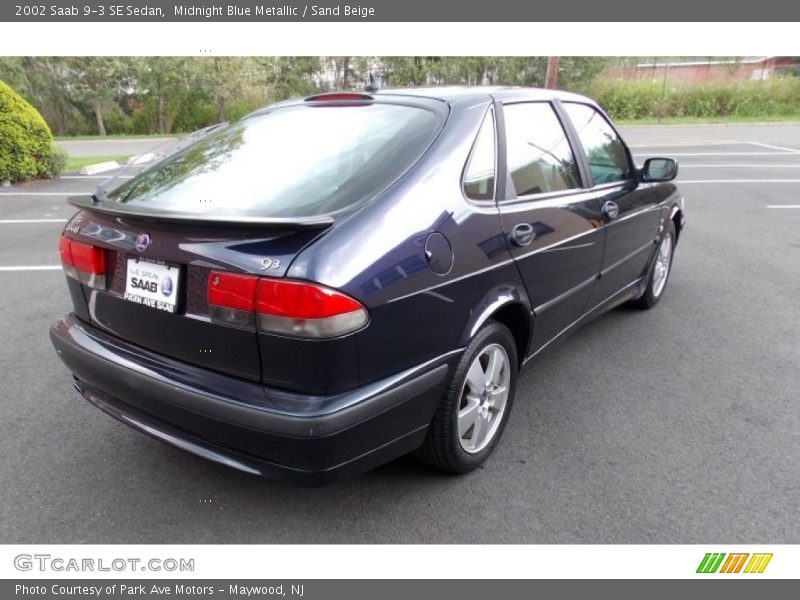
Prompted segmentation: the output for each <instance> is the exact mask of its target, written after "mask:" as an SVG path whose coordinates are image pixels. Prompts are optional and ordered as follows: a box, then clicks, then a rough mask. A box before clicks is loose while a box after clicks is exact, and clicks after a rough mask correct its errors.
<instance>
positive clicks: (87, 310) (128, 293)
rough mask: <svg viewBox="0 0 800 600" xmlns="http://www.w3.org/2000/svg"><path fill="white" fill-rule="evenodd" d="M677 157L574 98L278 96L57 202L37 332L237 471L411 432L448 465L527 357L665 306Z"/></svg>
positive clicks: (343, 471)
mask: <svg viewBox="0 0 800 600" xmlns="http://www.w3.org/2000/svg"><path fill="white" fill-rule="evenodd" d="M676 174H677V164H676V163H675V161H673V160H671V159H669V158H653V159H649V160H648V161H646V162H645V163H644V165H643V166H642V167H641V168H640V167H638V166H637V165H636V164H635V163H634V161H633V159H632V157H631V153H630V151H629V149H628V147H627V146H626V145H625V143H624V141H623V140H622V138H621V137H620V135H619V133H618V132H617V130H616V129H615V128H614V126H613V125H612V124H611V122H610V121H609V119H608V117H607V116H606V115H605V114H604V113H603V111H602V110H600V108H598V106H597V105H596V104H595V103H594V102H592V101H591V100H589V99H587V98H584V97H581V96H577V95H573V94H567V93H561V92H553V91H549V90H536V89H520V88H507V89H496V88H459V89H448V88H438V89H437V88H431V89H413V90H386V91H382V92H379V93H378V92H376V93H356V92H347V93H332V94H323V95H318V96H313V97H310V98H306V99H304V100H296V101H290V102H284V103H281V104H277V105H274V106H270V107H267V108H264V109H263V110H260V111H257V112H255V113H253V114H251V115H249V116H247V117H245V118H243V119H242V120H240V121H238V122H236V123H234V124H232V125H227V126H222V127H216V128H213V129H211V130H209V131H207V132H205V134H204V135H202V136H198V138H197V141H195V142H194V143H191V144H189V145H187V146H186V147H184V148H183V149H181V150H179V151H177V152H175V153H173V154H171V155H169V156H167V157H166V158H164V159H163V160H161V161H160V162H158V163H157V164H156V165H155V166H153V167H152V168H149V169H147V170H145V171H143V172H142V173H141V174H139V175H138V176H136V177H134V178H132V179H127V180H124V182H123V183H122V184H121V185H119V186H117V187H116V188H114V189H113V190H110V191H103V190H98V192H97V193H96V194H95V195H94V196H92V197H79V198H73V199H72V200H71V201H72V203H73V204H74V205H76V206H77V207H78V208H79V209H80V211H79V212H78V213H77V214H76V215H75V216H74V217H73V218H72V219H71V220H70V221H69V223H68V224H67V226H66V228H65V230H64V233H63V235H62V237H61V239H60V247H59V249H60V253H61V260H62V263H63V266H64V271H65V273H66V280H67V285H68V287H69V292H70V295H71V298H72V303H73V307H72V312H71V313H70V314H68V315H67V316H65V317H63V318H62V319H60V320H59V321H58V322H56V323H55V324H54V325H53V327H52V328H51V332H50V335H51V338H52V341H53V344H54V346H55V348H56V350H57V352H58V353H59V355H60V356H61V358H62V360H63V361H64V363H65V364H66V366H67V367H68V368H69V370H70V371H71V372H72V374H73V377H74V380H75V387H76V388H77V390H78V391H79V392H80V393H81V394H82V395H83V397H84V398H85V399H86V400H88V401H89V402H91V403H92V404H94V405H95V406H97V407H98V408H100V409H101V410H103V411H105V412H107V413H108V414H110V415H112V416H113V417H116V418H117V419H119V420H120V421H122V422H123V423H125V424H127V425H130V426H131V427H133V428H134V429H137V430H139V431H141V432H143V433H146V434H148V435H150V436H152V437H154V438H157V439H160V440H162V441H165V442H167V443H169V444H172V445H174V446H177V447H179V448H182V449H184V450H188V451H189V452H192V453H195V454H198V455H200V456H203V457H206V458H208V459H211V460H214V461H217V462H219V463H222V464H224V465H228V466H230V467H233V468H236V469H240V470H242V471H245V472H248V473H253V474H259V475H266V476H269V477H274V478H277V479H281V480H285V481H290V482H295V483H304V484H317V483H324V482H327V481H331V480H333V479H335V478H338V477H341V476H344V475H352V474H355V473H359V472H363V471H364V470H367V469H370V468H373V467H375V466H377V465H380V464H382V463H385V462H386V461H389V460H392V459H394V458H396V457H399V456H401V455H404V454H407V453H410V452H416V453H417V454H418V455H419V456H420V457H421V458H422V459H424V460H425V461H427V462H429V463H431V464H433V465H435V466H437V467H439V468H441V469H444V470H446V471H451V472H456V473H465V472H467V471H470V470H472V469H474V468H475V467H477V466H478V465H480V464H481V463H482V462H483V461H484V460H486V458H487V457H488V456H489V454H490V453H491V452H492V450H493V448H494V447H495V446H496V445H497V443H498V441H499V440H500V437H501V434H502V432H503V428H504V426H505V424H506V422H507V420H508V418H509V415H510V413H511V407H512V403H513V400H514V391H515V386H516V383H517V373H518V371H519V369H520V368H521V367H522V366H523V365H524V364H525V363H526V362H527V361H529V360H530V359H532V358H534V357H535V356H537V355H538V354H539V353H540V352H542V351H543V350H544V349H545V348H547V347H548V346H549V345H550V344H552V343H553V342H555V341H556V340H558V339H560V338H563V337H564V336H565V335H566V334H568V333H569V332H570V331H573V330H574V329H575V328H577V327H579V326H580V325H582V324H584V323H586V322H587V321H588V320H590V319H592V318H593V317H595V316H597V315H599V314H601V313H602V312H604V311H607V310H609V309H611V308H613V307H615V306H617V305H619V304H622V303H624V302H633V303H635V304H637V305H638V306H641V307H642V308H651V307H653V306H654V305H655V304H657V303H658V301H659V299H660V298H661V297H662V295H663V294H664V289H665V286H666V284H667V281H668V278H669V273H670V269H671V267H672V259H673V254H674V250H675V245H676V243H677V241H678V239H679V236H680V234H681V231H682V229H683V225H684V221H685V215H684V207H683V199H682V197H681V195H680V194H679V192H678V190H677V188H676V186H675V185H674V183H673V182H672V181H673V180H674V178H675V176H676Z"/></svg>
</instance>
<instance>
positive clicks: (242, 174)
mask: <svg viewBox="0 0 800 600" xmlns="http://www.w3.org/2000/svg"><path fill="white" fill-rule="evenodd" d="M442 124H443V117H441V116H439V115H437V114H435V113H433V112H431V111H428V110H425V109H423V108H418V107H411V106H401V105H394V104H382V103H374V104H365V105H349V106H341V105H337V106H330V105H329V106H320V105H302V106H292V107H286V108H278V109H274V110H271V111H269V112H267V113H265V114H262V115H257V116H254V117H250V118H247V119H244V120H242V121H239V122H238V123H235V124H233V125H232V126H230V127H227V128H225V129H223V130H221V131H219V132H216V133H213V134H211V135H209V136H207V137H205V138H203V139H202V140H201V141H199V142H197V143H196V144H193V145H191V146H189V147H187V148H185V149H183V150H181V151H179V152H178V153H176V154H174V155H173V156H171V157H169V158H168V159H166V160H165V161H163V162H161V163H159V164H158V165H156V166H154V167H153V168H152V169H150V170H148V171H145V172H144V173H142V174H141V175H140V176H138V177H136V178H134V179H132V180H130V181H129V182H127V183H125V184H124V185H122V186H121V187H119V188H117V189H116V190H115V191H114V192H112V193H111V194H109V197H108V199H109V200H111V201H116V202H125V203H128V204H131V205H138V207H139V208H144V207H145V206H146V207H148V208H153V209H156V210H163V211H168V212H170V213H175V212H177V213H191V214H198V215H203V214H213V215H236V216H257V217H279V218H292V217H309V216H318V215H325V214H330V213H334V212H336V211H339V210H342V209H345V208H347V207H348V206H351V205H354V204H357V203H359V202H361V201H363V200H366V199H368V198H370V197H372V196H374V195H375V194H377V193H379V192H380V191H382V190H383V189H384V188H386V187H387V186H388V185H389V184H391V183H392V182H393V181H395V180H396V179H397V178H398V177H400V176H401V175H402V174H403V173H405V172H406V171H407V170H408V168H409V167H410V166H411V165H412V164H414V163H415V162H416V161H417V160H418V159H419V158H420V157H421V156H422V154H424V152H425V151H426V150H427V148H428V147H429V146H430V145H431V143H432V142H433V140H434V139H435V137H436V135H437V134H438V133H439V130H440V129H441V127H442Z"/></svg>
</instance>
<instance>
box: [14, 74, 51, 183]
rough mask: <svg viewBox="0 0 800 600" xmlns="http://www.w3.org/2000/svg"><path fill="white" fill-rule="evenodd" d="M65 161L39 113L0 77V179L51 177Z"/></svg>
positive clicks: (18, 179)
mask: <svg viewBox="0 0 800 600" xmlns="http://www.w3.org/2000/svg"><path fill="white" fill-rule="evenodd" d="M65 164H66V155H65V154H64V152H63V151H61V150H60V149H58V148H56V147H55V146H54V144H53V135H52V134H51V133H50V128H49V127H48V126H47V123H45V122H44V119H42V117H41V115H40V114H39V113H38V112H37V110H36V109H35V108H33V106H31V105H30V104H28V102H26V101H25V100H24V99H23V98H22V97H21V96H20V95H19V94H17V93H16V92H14V90H12V89H11V88H10V87H9V86H8V85H6V84H5V83H4V82H2V81H0V181H11V182H14V181H22V180H25V179H36V178H38V177H55V176H56V175H58V174H59V173H60V172H61V170H62V169H63V168H64V165H65Z"/></svg>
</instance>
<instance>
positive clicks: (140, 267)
mask: <svg viewBox="0 0 800 600" xmlns="http://www.w3.org/2000/svg"><path fill="white" fill-rule="evenodd" d="M179 274H180V269H179V268H178V267H174V266H172V265H165V264H161V263H156V262H150V261H146V260H143V259H141V258H129V259H128V270H127V274H126V275H125V300H130V301H131V302H136V303H137V304H144V305H145V306H150V307H152V308H157V309H158V310H165V311H167V312H175V309H176V307H177V305H178V280H179V277H178V275H179Z"/></svg>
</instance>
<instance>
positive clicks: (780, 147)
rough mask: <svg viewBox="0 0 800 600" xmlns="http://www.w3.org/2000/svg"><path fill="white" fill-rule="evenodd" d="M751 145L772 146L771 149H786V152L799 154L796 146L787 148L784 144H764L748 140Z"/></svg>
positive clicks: (799, 151)
mask: <svg viewBox="0 0 800 600" xmlns="http://www.w3.org/2000/svg"><path fill="white" fill-rule="evenodd" d="M748 143H749V144H752V145H753V146H761V147H762V148H772V149H773V150H786V151H787V152H792V153H793V154H800V150H798V149H796V148H787V147H786V146H774V145H773V144H765V143H763V142H748Z"/></svg>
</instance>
